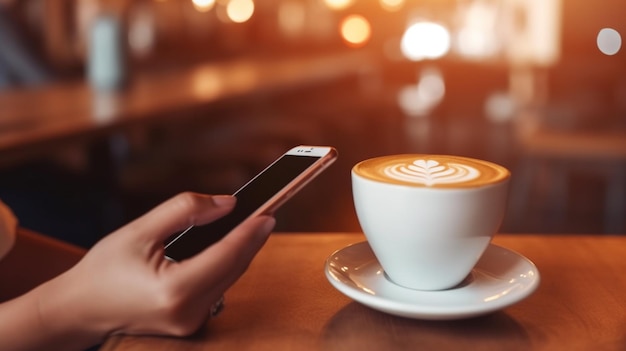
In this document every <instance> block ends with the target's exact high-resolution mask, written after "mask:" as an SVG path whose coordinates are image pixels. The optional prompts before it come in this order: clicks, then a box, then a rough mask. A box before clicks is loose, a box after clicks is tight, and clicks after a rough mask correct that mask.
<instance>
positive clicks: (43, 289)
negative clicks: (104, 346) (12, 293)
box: [0, 277, 104, 351]
mask: <svg viewBox="0 0 626 351" xmlns="http://www.w3.org/2000/svg"><path fill="white" fill-rule="evenodd" d="M62 280H63V279H62V278H61V277H59V278H57V279H54V280H52V281H50V282H47V283H45V284H43V285H41V286H39V287H37V288H35V289H34V290H32V291H30V292H28V293H27V294H24V295H22V296H20V297H18V298H16V299H13V300H11V301H8V302H5V303H2V304H0V349H2V350H7V351H9V350H10V351H17V350H51V349H54V350H60V351H65V350H84V349H86V348H87V347H89V346H92V345H94V344H97V343H98V342H100V341H101V340H102V338H103V337H104V333H100V332H98V331H96V330H93V328H92V326H90V325H89V322H88V321H85V320H81V319H82V318H81V316H80V313H77V311H76V306H74V305H73V303H72V301H71V300H70V299H71V296H66V295H69V294H71V287H68V288H67V289H66V290H68V291H67V294H66V292H65V291H63V290H62V289H59V287H60V286H61V285H62Z"/></svg>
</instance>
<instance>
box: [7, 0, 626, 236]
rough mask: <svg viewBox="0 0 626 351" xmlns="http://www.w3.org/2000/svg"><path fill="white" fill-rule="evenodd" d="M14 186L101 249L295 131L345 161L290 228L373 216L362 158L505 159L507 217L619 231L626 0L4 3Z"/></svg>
mask: <svg viewBox="0 0 626 351" xmlns="http://www.w3.org/2000/svg"><path fill="white" fill-rule="evenodd" d="M1 4H2V5H0V199H2V200H3V201H4V202H6V203H7V204H8V205H9V206H11V207H12V208H13V209H14V211H15V212H16V214H17V215H18V217H19V218H20V221H21V224H22V226H24V227H27V228H30V229H34V230H37V231H40V232H42V233H45V234H48V235H52V236H55V237H59V238H61V239H63V240H67V241H70V242H73V243H76V244H78V245H82V246H85V247H89V246H90V245H92V244H93V243H94V242H95V241H96V240H97V239H99V238H100V237H101V236H103V235H105V234H107V233H108V232H110V231H111V230H113V229H115V228H117V227H119V226H120V225H122V224H124V223H126V222H128V221H129V220H131V219H133V218H135V217H137V216H138V215H140V214H142V213H144V212H145V211H147V210H148V209H150V208H152V207H153V206H155V205H156V204H158V203H159V202H161V201H163V200H164V199H166V198H168V197H170V196H172V195H174V194H176V193H177V192H180V191H185V190H191V191H199V192H208V193H232V192H234V191H235V190H236V189H237V188H238V187H239V186H240V185H242V184H243V183H245V181H246V180H247V179H248V178H250V177H252V176H253V175H254V174H256V172H258V171H259V170H260V169H262V168H263V167H264V166H265V165H267V164H268V163H269V162H271V161H272V160H273V159H274V158H276V157H277V156H279V155H280V154H281V153H282V152H283V151H285V150H286V149H288V148H290V147H292V146H295V145H298V144H318V145H333V146H335V147H336V148H337V149H338V150H339V153H340V157H339V160H338V161H337V162H336V164H335V165H334V166H333V167H331V168H330V169H329V170H328V171H327V172H326V173H325V174H323V175H322V176H320V178H318V179H317V180H315V181H314V182H313V183H312V184H311V185H310V186H309V187H308V188H306V189H305V190H304V191H302V192H301V193H300V194H298V195H297V196H296V197H294V198H293V199H292V200H291V201H290V202H288V203H287V205H286V206H285V207H284V208H282V209H281V210H280V211H279V212H278V214H277V217H278V225H277V228H276V230H277V231H281V232H285V231H288V232H298V231H306V232H309V231H326V232H340V231H351V232H352V231H360V228H359V225H358V222H357V220H356V215H355V213H354V210H353V207H352V199H351V196H352V195H351V189H350V168H351V167H352V165H353V164H355V163H356V162H358V161H360V160H363V159H365V158H369V157H373V156H379V155H384V154H390V153H438V154H455V155H464V156H470V157H477V158H482V159H486V160H490V161H493V162H496V163H500V164H502V165H504V166H506V167H508V168H509V169H510V170H511V171H512V173H513V177H512V183H511V193H510V199H509V208H508V210H507V216H506V218H505V220H504V223H503V225H502V228H501V232H506V233H543V234H558V233H581V234H585V233H591V234H597V235H602V234H624V233H626V220H625V217H626V56H625V55H626V53H625V52H624V51H625V50H626V49H624V48H623V44H622V41H623V37H624V35H626V22H624V14H625V13H626V4H624V2H623V1H621V0H599V1H597V2H590V1H586V0H263V1H260V0H158V1H157V0H135V1H130V0H127V1H121V0H118V1H95V0H80V1H78V0H21V1H7V0H3V1H2V2H1Z"/></svg>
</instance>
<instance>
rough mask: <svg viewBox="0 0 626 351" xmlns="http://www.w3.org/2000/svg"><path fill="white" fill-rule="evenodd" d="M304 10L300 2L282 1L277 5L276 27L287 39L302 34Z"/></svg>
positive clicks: (304, 19) (304, 17)
mask: <svg viewBox="0 0 626 351" xmlns="http://www.w3.org/2000/svg"><path fill="white" fill-rule="evenodd" d="M305 21H306V8H305V7H304V5H303V4H302V3H300V2H296V1H282V2H281V3H280V5H278V27H279V28H280V30H281V32H282V33H283V34H285V36H287V37H297V36H298V35H299V34H302V32H304V25H305Z"/></svg>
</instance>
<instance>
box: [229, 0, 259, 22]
mask: <svg viewBox="0 0 626 351" xmlns="http://www.w3.org/2000/svg"><path fill="white" fill-rule="evenodd" d="M226 14H227V15H228V18H229V19H230V20H231V21H233V22H235V23H244V22H246V21H248V20H249V19H250V17H252V15H253V14H254V2H253V1H252V0H231V1H230V2H229V3H228V5H226Z"/></svg>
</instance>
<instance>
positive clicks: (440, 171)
mask: <svg viewBox="0 0 626 351" xmlns="http://www.w3.org/2000/svg"><path fill="white" fill-rule="evenodd" d="M352 173H353V174H355V175H357V176H359V177H364V178H367V179H370V180H373V181H376V182H381V183H389V184H398V185H408V186H414V187H425V188H468V187H482V186H487V185H491V184H495V183H499V182H503V181H506V180H507V179H508V178H509V177H510V173H509V171H508V170H507V169H506V168H504V167H502V166H500V165H497V164H495V163H491V162H488V161H483V160H478V159H473V158H468V157H461V156H451V155H423V154H401V155H388V156H381V157H375V158H371V159H368V160H365V161H362V162H359V163H358V164H356V165H355V166H354V167H353V168H352Z"/></svg>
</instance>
